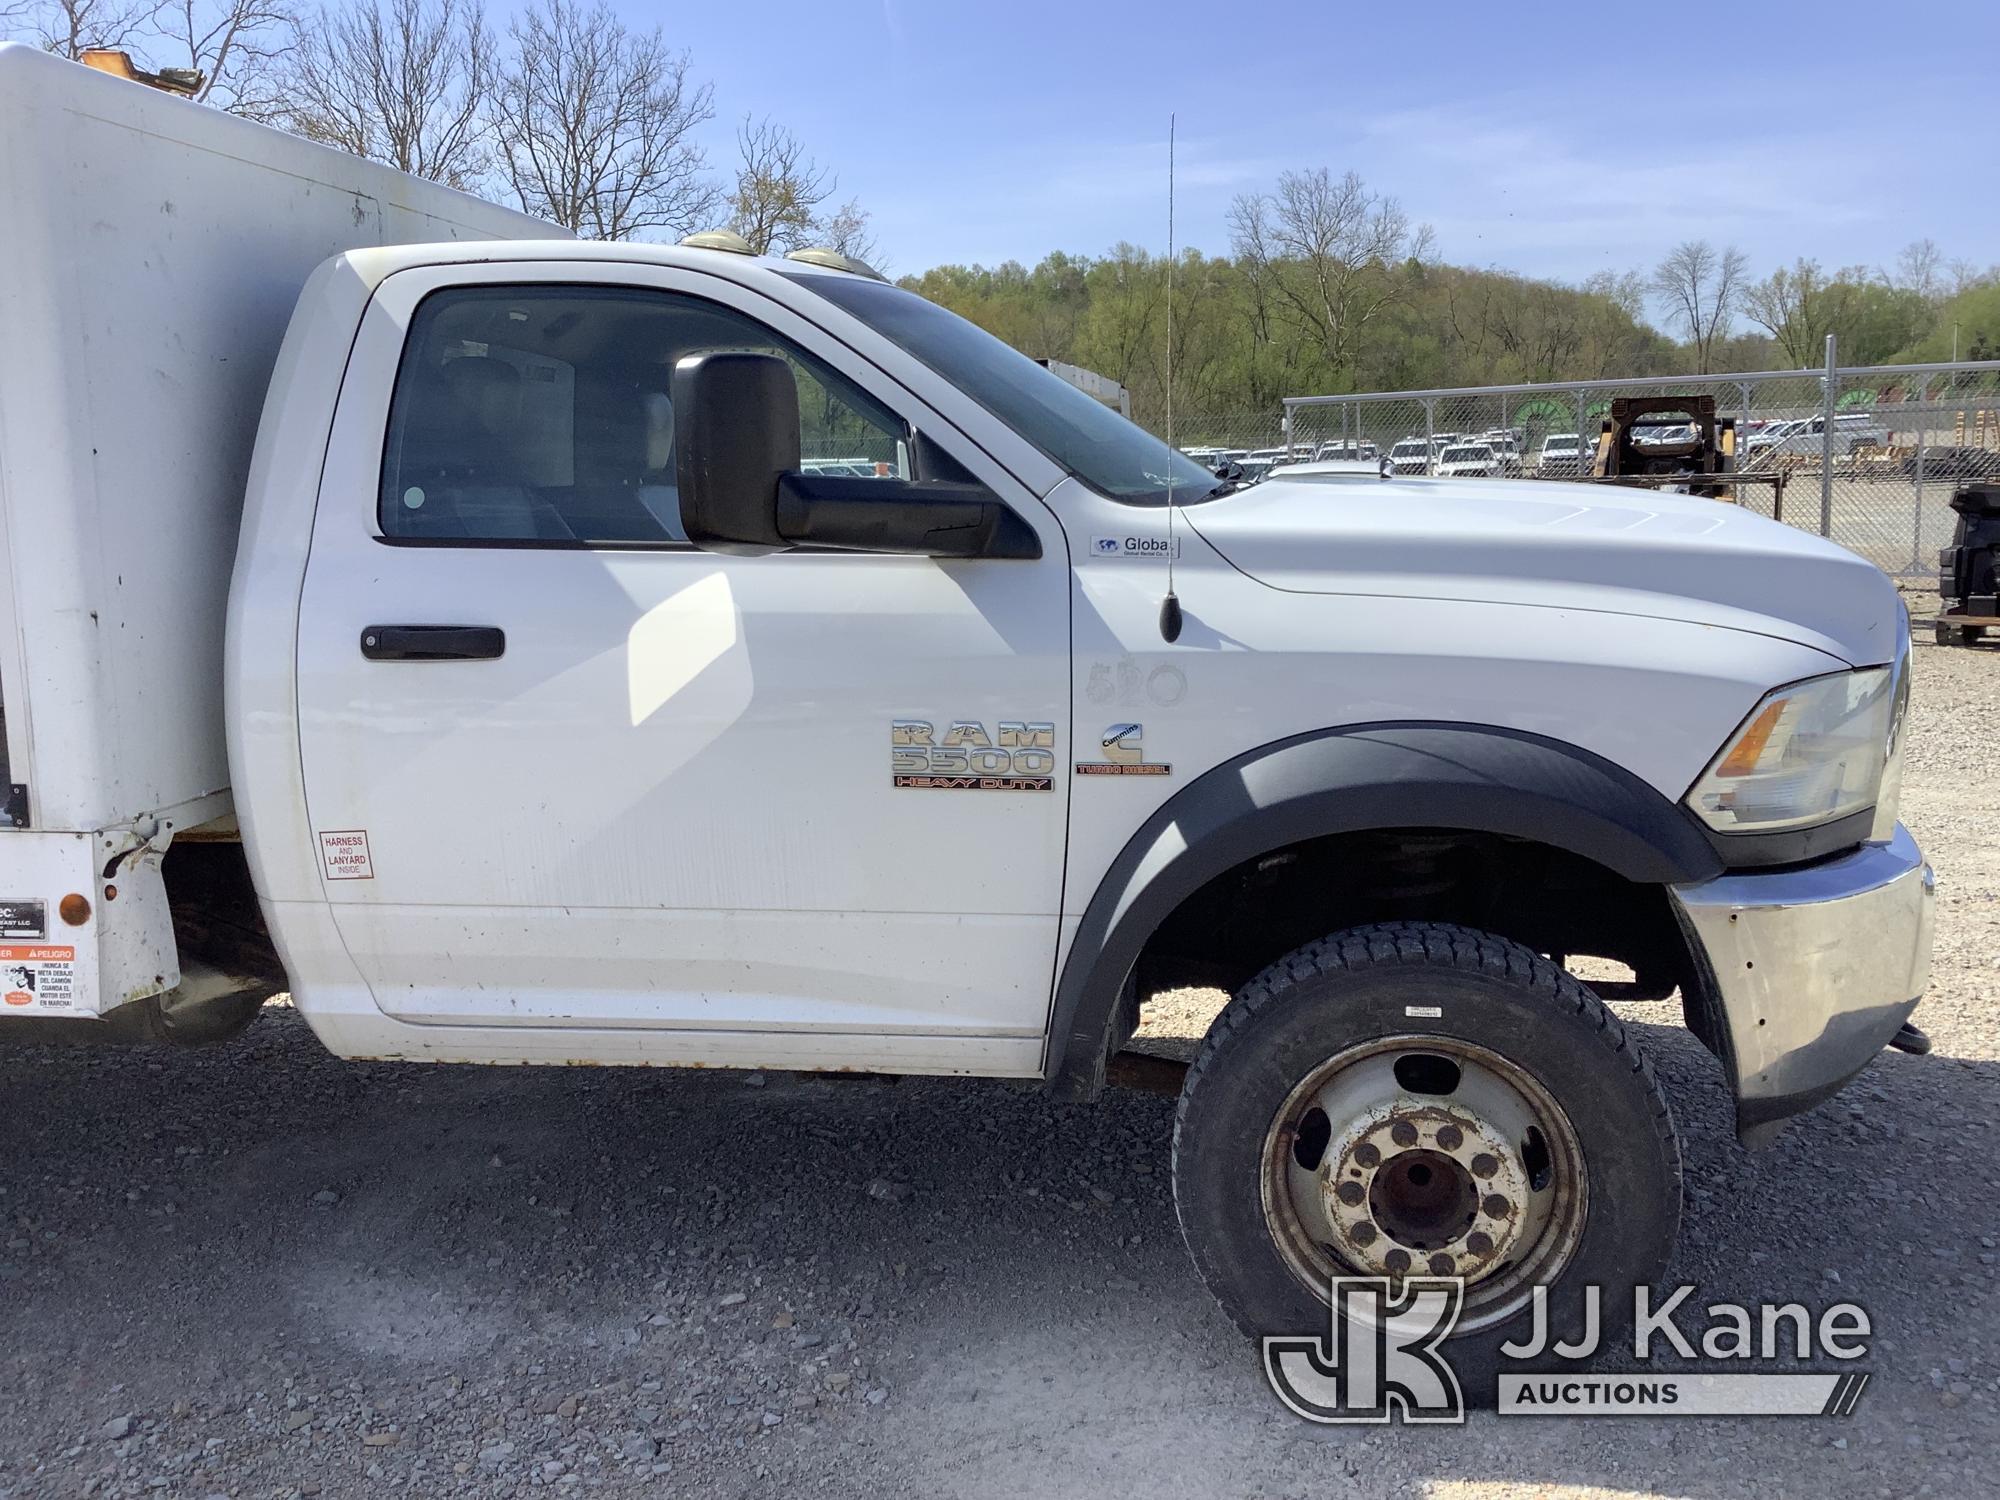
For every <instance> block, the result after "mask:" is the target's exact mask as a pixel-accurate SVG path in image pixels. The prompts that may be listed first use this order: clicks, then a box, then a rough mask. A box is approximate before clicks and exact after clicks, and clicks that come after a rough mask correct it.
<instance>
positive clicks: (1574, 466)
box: [1535, 432, 1583, 479]
mask: <svg viewBox="0 0 2000 1500" xmlns="http://www.w3.org/2000/svg"><path fill="white" fill-rule="evenodd" d="M1582 472H1583V440H1582V439H1581V438H1579V437H1578V436H1577V435H1576V434H1575V433H1573V432H1552V433H1550V434H1549V435H1548V436H1547V437H1545V438H1543V439H1542V446H1541V448H1540V450H1539V451H1537V453H1536V454H1535V473H1536V474H1537V475H1539V476H1540V477H1541V478H1543V479H1573V478H1575V477H1576V476H1577V475H1579V474H1581V473H1582Z"/></svg>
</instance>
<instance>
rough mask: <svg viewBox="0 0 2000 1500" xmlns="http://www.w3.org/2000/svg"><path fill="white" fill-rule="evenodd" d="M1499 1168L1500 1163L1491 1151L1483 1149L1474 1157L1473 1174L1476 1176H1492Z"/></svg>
mask: <svg viewBox="0 0 2000 1500" xmlns="http://www.w3.org/2000/svg"><path fill="white" fill-rule="evenodd" d="M1499 1170H1500V1163H1499V1161H1498V1160H1496V1159H1495V1158H1494V1156H1493V1154H1492V1152H1490V1151H1482V1152H1480V1153H1479V1154H1478V1155H1477V1156H1475V1157H1473V1158H1472V1175H1473V1176H1474V1177H1491V1176H1492V1175H1493V1174H1494V1173H1495V1172H1497V1171H1499Z"/></svg>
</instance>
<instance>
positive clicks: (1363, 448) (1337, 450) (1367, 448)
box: [1313, 442, 1382, 463]
mask: <svg viewBox="0 0 2000 1500" xmlns="http://www.w3.org/2000/svg"><path fill="white" fill-rule="evenodd" d="M1381 456H1382V450H1381V449H1380V448H1378V447H1377V446H1376V445H1375V444H1373V443H1369V442H1362V443H1352V442H1348V443H1321V444H1320V445H1319V451H1318V452H1316V453H1314V454H1313V458H1314V459H1315V460H1320V461H1324V460H1348V461H1351V462H1355V463H1360V462H1363V461H1367V462H1373V461H1374V460H1375V459H1378V458H1380V457H1381Z"/></svg>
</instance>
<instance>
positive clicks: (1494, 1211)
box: [1479, 1193, 1514, 1219]
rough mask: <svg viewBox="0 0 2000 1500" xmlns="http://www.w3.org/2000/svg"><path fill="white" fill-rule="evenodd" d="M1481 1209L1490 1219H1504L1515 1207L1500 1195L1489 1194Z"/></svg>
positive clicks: (1481, 1204)
mask: <svg viewBox="0 0 2000 1500" xmlns="http://www.w3.org/2000/svg"><path fill="white" fill-rule="evenodd" d="M1479 1207H1480V1209H1481V1210H1482V1211H1483V1212H1484V1213H1485V1215H1486V1217H1487V1218H1489V1219H1504V1218H1506V1217H1507V1215H1508V1214H1509V1213H1511V1212H1512V1211H1513V1208H1514V1205H1513V1204H1511V1203H1509V1202H1508V1201H1507V1200H1506V1199H1505V1198H1503V1197H1501V1196H1500V1195H1499V1194H1498V1193H1488V1194H1487V1195H1486V1197H1485V1199H1484V1200H1483V1201H1482V1202H1481V1203H1480V1205H1479Z"/></svg>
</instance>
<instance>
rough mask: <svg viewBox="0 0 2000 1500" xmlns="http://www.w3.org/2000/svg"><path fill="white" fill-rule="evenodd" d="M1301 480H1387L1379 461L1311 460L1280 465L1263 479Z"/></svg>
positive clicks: (1325, 481) (1384, 470) (1331, 481)
mask: <svg viewBox="0 0 2000 1500" xmlns="http://www.w3.org/2000/svg"><path fill="white" fill-rule="evenodd" d="M1266 477H1267V478H1269V479H1271V480H1273V481H1276V480H1280V479H1285V480H1291V479H1297V480H1302V481H1304V482H1305V483H1307V484H1358V483H1366V484H1380V483H1381V482H1382V481H1383V480H1384V479H1386V478H1387V477H1388V474H1387V471H1386V468H1385V465H1384V464H1383V461H1382V460H1381V459H1379V458H1378V459H1372V460H1371V459H1352V458H1332V459H1314V460H1312V461H1311V462H1309V463H1299V464H1280V465H1278V467H1277V468H1275V469H1273V470H1271V472H1270V473H1269V474H1268V475H1267V476H1266Z"/></svg>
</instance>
